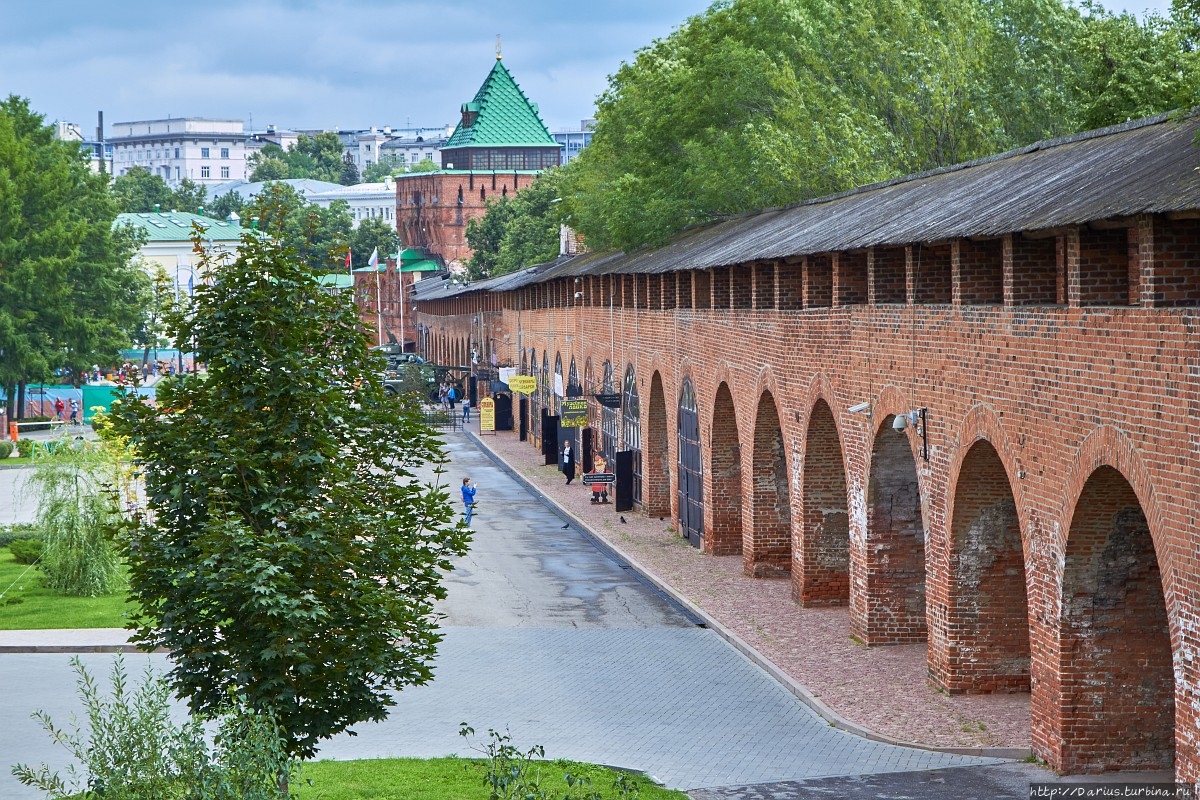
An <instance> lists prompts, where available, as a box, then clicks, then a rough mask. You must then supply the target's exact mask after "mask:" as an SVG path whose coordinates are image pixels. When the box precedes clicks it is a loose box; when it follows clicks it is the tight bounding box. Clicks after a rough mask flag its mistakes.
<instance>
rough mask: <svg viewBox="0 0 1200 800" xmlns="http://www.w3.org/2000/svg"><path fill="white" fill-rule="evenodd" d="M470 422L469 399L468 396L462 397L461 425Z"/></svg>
mask: <svg viewBox="0 0 1200 800" xmlns="http://www.w3.org/2000/svg"><path fill="white" fill-rule="evenodd" d="M470 423H471V400H470V398H467V397H464V398H463V425H469V424H470Z"/></svg>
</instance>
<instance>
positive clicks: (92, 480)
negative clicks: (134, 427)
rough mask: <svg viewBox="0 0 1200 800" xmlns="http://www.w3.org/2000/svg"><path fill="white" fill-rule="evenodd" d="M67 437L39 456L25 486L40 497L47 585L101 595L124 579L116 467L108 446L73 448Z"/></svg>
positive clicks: (39, 520)
mask: <svg viewBox="0 0 1200 800" xmlns="http://www.w3.org/2000/svg"><path fill="white" fill-rule="evenodd" d="M68 441H69V440H68ZM68 441H59V442H56V443H54V444H56V445H57V446H56V447H54V449H53V451H52V452H49V453H46V452H43V453H41V454H40V455H39V457H38V458H37V459H36V461H35V462H34V470H33V473H32V475H31V476H30V478H29V482H28V484H27V487H26V490H27V491H29V492H30V493H31V494H32V495H34V496H36V497H37V501H38V510H37V517H36V519H35V521H34V524H35V525H37V527H38V529H39V530H40V531H41V532H42V536H43V540H44V541H45V547H44V550H43V552H42V561H41V567H42V571H43V572H45V574H46V585H47V586H48V587H49V588H51V589H53V590H55V591H57V592H61V593H62V594H66V595H71V596H75V597H100V596H102V595H106V594H112V593H113V592H115V591H116V590H117V589H118V588H119V586H120V583H121V568H120V562H119V559H118V557H117V550H116V535H117V532H118V530H119V528H120V526H121V514H120V508H119V506H118V493H117V491H116V489H115V486H116V484H117V472H118V467H117V464H116V462H115V460H114V459H113V458H112V457H111V453H110V451H109V450H108V449H107V448H105V447H92V446H85V447H79V448H75V447H72V446H71V445H70V444H68Z"/></svg>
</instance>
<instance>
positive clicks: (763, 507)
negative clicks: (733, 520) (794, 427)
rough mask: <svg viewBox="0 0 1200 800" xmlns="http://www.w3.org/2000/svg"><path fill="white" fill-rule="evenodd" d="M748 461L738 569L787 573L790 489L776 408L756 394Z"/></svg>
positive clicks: (765, 395)
mask: <svg viewBox="0 0 1200 800" xmlns="http://www.w3.org/2000/svg"><path fill="white" fill-rule="evenodd" d="M753 448H754V449H753V453H752V458H751V462H750V465H751V466H750V481H751V483H750V485H751V495H750V509H749V511H750V515H749V517H750V519H749V525H747V526H744V528H743V541H742V568H743V569H744V570H745V572H746V574H747V575H750V576H753V577H755V578H777V577H784V576H786V575H788V573H789V572H790V571H791V566H792V553H791V550H792V530H791V528H792V524H791V492H790V491H789V489H788V487H789V485H790V481H789V477H788V459H787V451H786V446H785V444H784V439H783V427H782V425H781V423H780V417H779V408H778V406H777V405H776V403H775V397H774V395H773V394H772V393H771V392H770V391H763V392H762V393H761V394H760V395H759V399H758V409H757V411H756V413H755V417H754V440H753Z"/></svg>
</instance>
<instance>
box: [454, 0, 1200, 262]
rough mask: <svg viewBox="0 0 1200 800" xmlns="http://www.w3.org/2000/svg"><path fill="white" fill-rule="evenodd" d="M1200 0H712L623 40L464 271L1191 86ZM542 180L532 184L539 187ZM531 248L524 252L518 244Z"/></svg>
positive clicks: (1173, 99)
mask: <svg viewBox="0 0 1200 800" xmlns="http://www.w3.org/2000/svg"><path fill="white" fill-rule="evenodd" d="M1198 12H1200V0H1174V4H1173V6H1172V10H1171V13H1170V14H1169V16H1167V17H1159V16H1153V15H1151V16H1149V17H1147V18H1145V19H1144V20H1139V19H1138V18H1137V17H1135V16H1133V15H1131V14H1114V13H1111V12H1109V11H1106V10H1105V9H1104V8H1103V7H1102V6H1101V5H1100V4H1099V3H1096V2H1091V1H1090V0H1089V1H1088V2H1084V3H1083V4H1082V5H1080V6H1078V7H1077V6H1075V5H1073V4H1071V3H1068V2H1065V1H1064V0H719V2H716V3H714V4H713V5H712V6H711V7H710V8H709V9H708V11H706V12H705V13H703V14H699V15H697V16H694V17H691V18H690V19H688V20H687V21H686V22H685V23H684V24H682V25H681V26H680V27H679V28H678V29H676V30H675V31H674V32H673V33H671V34H670V35H669V36H666V37H664V38H662V39H657V40H655V41H653V42H652V43H650V44H649V45H647V46H646V47H644V48H642V49H641V50H639V51H637V53H635V54H634V56H633V58H632V59H631V60H630V61H628V62H626V63H623V64H621V66H620V67H619V68H618V69H617V71H616V72H615V73H614V74H613V75H612V76H610V78H609V82H608V87H607V89H606V90H605V91H604V93H603V94H602V95H601V96H600V97H599V98H598V104H597V111H596V127H595V132H594V137H593V139H592V143H591V144H590V145H589V146H588V147H587V148H586V149H585V150H583V152H582V153H581V154H580V156H579V157H578V158H577V159H576V160H575V161H573V162H571V163H570V164H569V165H567V166H566V167H564V168H562V169H561V170H558V171H556V173H557V174H554V173H548V174H546V175H544V176H543V177H542V178H541V179H540V182H541V183H545V184H547V185H549V186H552V189H550V192H551V195H550V196H551V197H552V198H559V199H561V202H558V203H554V204H550V205H546V204H545V203H544V202H542V201H540V200H533V201H531V202H524V201H523V200H522V195H524V194H525V193H526V192H531V191H534V189H533V187H531V188H530V189H527V190H525V192H521V193H519V194H518V195H516V196H515V197H512V198H506V199H502V200H499V201H497V202H495V203H493V204H492V205H491V206H490V209H489V214H488V216H489V217H490V219H487V218H485V219H484V220H481V221H479V222H477V223H476V224H474V225H473V226H472V228H470V229H468V242H469V243H471V245H472V247H475V248H476V254H475V257H474V259H473V260H472V262H471V264H470V269H471V271H472V273H473V274H474V275H475V277H479V276H482V275H485V274H486V275H498V274H504V273H505V272H509V271H512V270H514V269H520V268H522V267H524V266H528V265H530V264H534V263H538V260H542V261H544V260H548V259H549V258H553V257H554V256H555V255H557V253H558V225H559V224H560V223H563V224H567V225H570V226H571V227H572V228H573V229H574V230H575V231H577V232H578V233H579V234H581V235H582V236H583V237H584V239H585V240H586V241H587V242H588V244H589V246H590V247H592V248H593V249H609V248H616V249H621V250H627V251H628V250H632V249H636V248H638V247H642V246H646V245H657V244H662V243H664V242H666V241H667V240H668V239H670V238H671V237H672V236H673V235H674V234H676V233H677V232H679V231H680V230H682V229H684V228H686V227H689V226H693V225H697V224H703V223H705V222H708V221H711V220H714V219H719V218H722V217H725V216H729V215H734V214H739V213H745V212H749V211H754V210H758V209H762V208H770V207H776V206H784V205H788V204H792V203H796V202H800V201H803V200H806V199H811V198H815V197H821V196H824V195H828V194H832V193H836V192H839V191H844V190H847V189H850V188H853V187H856V186H861V185H865V184H870V183H874V182H877V181H883V180H888V179H892V178H895V177H899V176H902V175H906V174H911V173H916V172H921V171H924V170H928V169H933V168H937V167H942V166H947V165H950V164H955V163H960V162H963V161H968V160H971V159H975V158H980V157H983V156H988V155H993V154H996V153H1000V152H1004V151H1006V150H1009V149H1012V148H1015V147H1019V146H1023V145H1026V144H1029V143H1031V142H1035V141H1038V140H1043V139H1048V138H1053V137H1057V136H1062V135H1066V134H1071V133H1075V132H1078V131H1083V130H1089V129H1093V128H1098V127H1103V126H1106V125H1112V124H1116V123H1121V122H1125V121H1126V120H1129V119H1137V118H1140V117H1144V116H1148V115H1151V114H1154V113H1158V112H1164V111H1172V110H1175V109H1183V108H1189V107H1190V106H1192V105H1193V104H1195V103H1196V102H1197V101H1198V100H1197V99H1198V98H1200V70H1198V69H1197V60H1198V58H1200V56H1198V48H1197V43H1198V41H1200V23H1198V20H1200V13H1198ZM534 196H535V197H536V191H534ZM529 259H535V260H529Z"/></svg>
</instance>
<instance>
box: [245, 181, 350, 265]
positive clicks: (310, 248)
mask: <svg viewBox="0 0 1200 800" xmlns="http://www.w3.org/2000/svg"><path fill="white" fill-rule="evenodd" d="M244 211H245V213H244V214H243V215H242V216H243V218H244V219H243V222H242V224H243V225H254V224H257V226H258V228H259V230H264V231H265V230H278V231H280V235H281V236H282V237H283V238H284V241H285V242H286V243H287V246H288V247H289V248H290V249H291V250H292V251H294V252H296V253H297V254H299V256H300V257H301V258H302V259H304V263H306V264H308V265H309V267H310V268H311V269H313V270H315V271H317V272H334V271H338V270H342V269H344V265H345V259H346V248H347V247H348V246H349V244H350V234H351V229H352V227H353V224H354V223H353V220H352V219H351V218H350V208H349V206H348V205H347V204H346V202H345V201H344V200H335V201H333V202H332V203H330V204H329V207H328V208H322V207H321V206H318V205H316V204H314V203H309V202H307V201H306V200H305V199H304V197H303V196H301V195H300V193H299V192H297V191H296V190H295V189H294V188H292V187H291V186H290V185H288V184H286V183H271V184H268V185H267V186H265V187H264V188H263V190H262V191H261V192H259V194H258V195H257V196H256V197H255V198H254V200H253V201H252V202H251V203H250V205H248V206H246V208H245V209H244ZM369 252H370V251H368V253H369Z"/></svg>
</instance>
